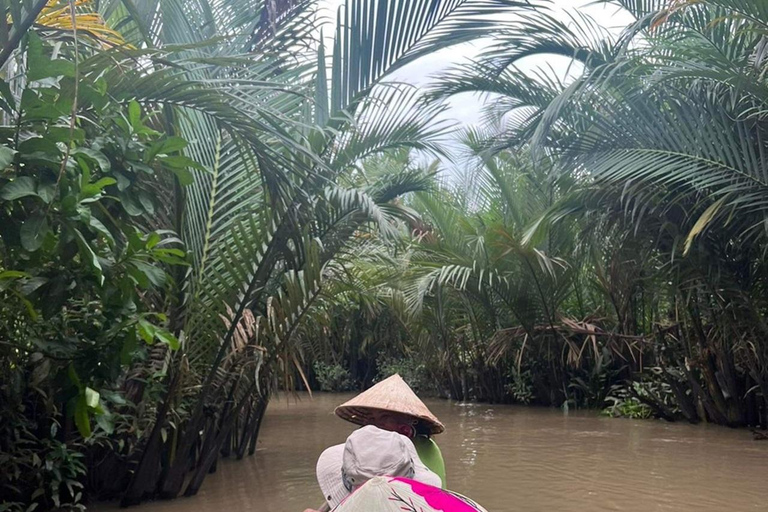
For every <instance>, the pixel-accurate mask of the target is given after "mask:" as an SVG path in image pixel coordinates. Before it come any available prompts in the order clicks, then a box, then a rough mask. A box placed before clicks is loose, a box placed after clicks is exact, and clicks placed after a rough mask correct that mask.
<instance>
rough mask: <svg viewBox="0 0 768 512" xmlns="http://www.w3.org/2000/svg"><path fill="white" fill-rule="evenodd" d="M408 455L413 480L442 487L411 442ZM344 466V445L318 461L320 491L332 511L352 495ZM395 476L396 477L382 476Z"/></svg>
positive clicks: (440, 481) (340, 445) (327, 450)
mask: <svg viewBox="0 0 768 512" xmlns="http://www.w3.org/2000/svg"><path fill="white" fill-rule="evenodd" d="M406 446H407V447H408V453H409V454H410V457H411V461H412V462H413V473H414V474H413V480H417V481H419V482H422V483H425V484H428V485H431V486H433V487H440V486H442V479H441V478H440V476H439V475H438V474H437V473H434V472H433V471H432V470H430V469H429V468H428V467H427V466H425V465H424V463H423V462H421V459H420V458H419V454H418V452H416V448H415V447H414V446H413V443H411V441H410V440H408V442H407V443H406ZM343 465H344V445H343V444H337V445H335V446H331V447H330V448H327V449H326V450H325V451H324V452H323V453H321V454H320V457H318V459H317V466H316V474H317V483H318V484H319V485H320V490H321V491H323V496H324V497H325V500H326V501H327V502H328V505H330V507H331V510H333V509H334V508H336V507H337V506H338V505H339V504H340V503H341V502H342V501H344V500H345V499H346V498H347V497H348V496H349V495H350V494H351V493H350V492H349V491H348V490H347V488H346V487H345V486H344V479H343V478H342V475H341V468H342V466H343ZM380 476H395V475H380Z"/></svg>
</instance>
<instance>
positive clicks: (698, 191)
mask: <svg viewBox="0 0 768 512" xmlns="http://www.w3.org/2000/svg"><path fill="white" fill-rule="evenodd" d="M605 3H609V4H612V5H613V6H614V7H620V8H622V9H624V10H625V11H627V12H629V13H630V14H632V16H633V17H634V20H635V21H634V22H632V23H631V24H630V25H629V26H627V27H626V28H625V30H623V31H622V32H621V33H618V34H616V33H614V32H610V31H607V30H604V29H602V28H601V27H599V26H598V25H597V24H596V23H595V22H594V21H592V20H591V19H589V18H588V17H587V16H584V15H581V14H574V15H573V16H572V17H571V18H570V19H567V20H565V21H564V18H563V17H562V16H561V15H559V14H557V13H556V12H554V11H552V10H551V9H549V6H548V5H547V3H546V2H540V3H534V2H523V1H515V0H346V1H345V2H344V3H343V5H341V6H340V7H339V10H338V12H337V15H336V16H335V17H332V19H331V20H330V21H328V20H326V16H324V14H323V12H322V5H320V4H316V3H315V2H312V1H309V0H307V1H300V0H297V1H291V2H262V1H260V0H196V1H193V2H190V1H186V0H184V1H182V0H162V1H161V0H141V1H133V2H129V1H125V0H102V1H100V2H87V1H81V0H78V1H69V0H68V1H64V0H39V1H38V0H14V1H11V2H6V3H4V4H2V5H3V12H2V16H0V41H1V42H2V44H3V49H2V52H0V70H1V71H2V73H1V75H0V78H2V80H1V81H0V109H2V112H0V117H1V120H2V126H0V139H2V140H0V237H1V238H0V318H2V322H0V363H1V364H2V367H1V369H0V375H1V376H2V378H1V380H0V413H2V417H3V420H4V421H3V424H2V426H0V465H2V467H3V468H4V471H3V472H2V473H0V493H2V496H3V499H4V503H3V505H0V509H2V510H30V511H31V510H34V509H35V508H38V509H40V510H44V509H53V508H62V509H72V508H83V507H84V504H85V503H86V501H87V499H88V498H105V497H119V498H120V499H121V500H122V503H123V504H124V505H129V504H134V503H138V502H140V501H142V500H144V499H148V498H152V497H163V498H172V497H176V496H178V495H179V494H182V493H183V494H186V495H192V494H195V493H196V492H197V491H198V490H199V488H200V486H201V485H202V483H203V481H204V479H205V476H206V475H207V474H208V473H209V472H211V471H212V470H214V469H215V467H216V463H217V460H218V458H219V457H221V456H235V457H237V458H242V457H244V456H245V454H246V453H250V454H253V453H254V452H255V448H256V442H257V438H258V433H259V430H260V428H261V425H262V420H263V418H264V414H265V411H266V408H267V404H268V402H269V398H270V396H272V394H273V393H274V392H275V391H276V390H278V389H291V390H292V389H297V388H315V389H316V388H318V387H321V388H324V389H334V390H340V389H349V388H351V387H354V386H358V385H361V386H365V385H368V384H370V383H371V382H374V381H375V380H376V379H378V378H381V377H384V376H386V375H388V374H390V373H392V372H399V373H403V374H404V375H405V376H406V377H407V378H408V379H409V381H410V382H411V383H412V384H413V385H414V386H415V387H417V388H420V390H422V391H436V392H438V393H441V394H444V395H447V396H452V397H454V398H457V399H477V400H491V401H516V402H521V403H540V404H547V405H556V406H564V407H574V406H576V407H598V408H602V407H605V406H608V410H607V413H608V414H610V415H617V416H621V415H623V416H630V417H638V418H641V417H648V416H650V415H655V416H660V417H664V418H666V419H670V420H673V419H677V418H686V419H688V420H689V421H692V422H696V421H700V420H707V421H710V422H715V423H720V424H726V425H731V426H738V425H763V426H765V425H768V344H766V342H765V341H764V340H765V339H766V334H768V332H766V331H767V330H768V328H766V325H768V323H766V315H767V314H768V304H767V303H766V299H765V290H766V284H767V283H766V277H767V276H768V273H766V267H765V263H764V261H765V251H766V248H767V245H766V241H767V240H768V237H766V233H767V231H766V226H768V224H767V223H766V213H767V208H768V207H766V205H767V204H768V201H766V187H768V185H767V183H768V171H767V170H766V166H767V165H768V164H766V161H765V152H766V137H768V133H766V126H768V123H766V115H768V87H766V76H767V73H766V70H767V69H768V67H766V64H767V63H768V51H766V49H767V48H768V43H766V41H767V39H766V37H767V33H768V11H766V7H765V5H764V3H763V2H761V1H758V0H705V1H695V2H694V1H684V0H678V1H664V0H648V1H645V0H633V1H629V0H627V1H624V0H611V1H606V2H605ZM501 10H504V11H505V12H504V14H503V15H501V16H500V15H497V14H498V13H499V12H500V11H501ZM489 34H493V38H491V39H490V40H486V42H487V43H488V44H482V45H479V48H480V50H479V51H480V53H479V55H478V56H477V57H476V58H475V59H474V60H472V61H471V62H467V63H464V64H460V65H456V66H455V67H453V68H452V69H450V70H448V71H445V72H444V73H442V74H441V76H438V77H437V78H436V79H435V81H434V83H433V84H432V85H431V86H430V88H429V90H428V91H426V92H427V94H426V95H425V94H424V92H425V91H423V90H419V89H417V88H415V87H412V86H409V85H406V84H402V83H399V82H397V81H395V80H393V79H392V73H393V72H394V71H396V70H398V69H401V68H403V66H405V65H407V64H409V63H412V62H413V61H415V60H417V59H418V58H419V57H421V56H424V55H427V54H429V53H431V52H434V51H436V50H440V49H443V48H446V47H448V46H451V45H455V44H458V43H464V42H468V41H472V40H475V39H477V38H481V37H486V36H487V35H489ZM551 55H557V56H559V58H561V59H563V58H564V59H566V60H568V61H569V72H568V73H566V74H565V76H563V74H557V73H552V72H551V71H548V70H547V69H539V70H536V71H533V72H531V71H524V69H525V66H523V59H527V58H529V57H535V56H551ZM462 93H473V94H478V93H479V94H482V95H486V96H487V97H488V99H489V101H488V102H487V107H486V110H485V112H484V116H483V118H484V122H483V124H482V126H479V127H475V128H472V129H465V130H464V131H463V132H462V133H461V137H460V144H461V146H462V148H463V151H464V155H463V156H462V157H461V158H459V159H458V160H457V161H456V162H455V164H456V165H455V166H454V167H455V168H458V171H456V170H455V169H454V170H453V171H451V170H446V169H441V168H440V166H441V164H440V163H436V164H433V165H426V164H424V163H423V162H424V161H425V158H424V155H431V156H432V157H439V160H438V162H446V161H447V160H448V158H449V156H448V153H449V152H448V151H447V150H446V147H445V145H444V142H445V141H446V136H447V135H448V132H449V131H450V130H452V129H453V127H451V126H449V125H448V124H446V123H444V122H442V121H440V119H441V114H442V112H443V110H444V108H445V107H444V101H445V100H446V99H448V98H451V97H453V96H455V95H458V94H462Z"/></svg>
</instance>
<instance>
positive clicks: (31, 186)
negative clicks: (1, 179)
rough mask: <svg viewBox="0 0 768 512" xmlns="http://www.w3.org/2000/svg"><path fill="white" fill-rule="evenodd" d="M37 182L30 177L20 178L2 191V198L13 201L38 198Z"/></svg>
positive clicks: (0, 194) (0, 190)
mask: <svg viewBox="0 0 768 512" xmlns="http://www.w3.org/2000/svg"><path fill="white" fill-rule="evenodd" d="M36 195H37V190H36V187H35V180H34V179H33V178H30V177H29V176H19V177H18V178H16V179H15V180H13V181H12V182H10V183H8V184H6V185H5V186H4V187H3V188H2V189H0V198H3V199H5V200H6V201H13V200H15V199H20V198H22V197H27V196H36Z"/></svg>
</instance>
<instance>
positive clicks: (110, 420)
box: [96, 413, 115, 434]
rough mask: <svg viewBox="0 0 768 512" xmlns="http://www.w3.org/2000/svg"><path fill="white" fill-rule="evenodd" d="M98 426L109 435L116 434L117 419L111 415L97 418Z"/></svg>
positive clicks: (107, 414)
mask: <svg viewBox="0 0 768 512" xmlns="http://www.w3.org/2000/svg"><path fill="white" fill-rule="evenodd" d="M96 424H97V425H98V426H99V427H100V428H101V430H103V431H104V432H106V433H107V434H114V432H115V417H114V416H113V415H112V414H111V413H106V414H99V415H98V416H96Z"/></svg>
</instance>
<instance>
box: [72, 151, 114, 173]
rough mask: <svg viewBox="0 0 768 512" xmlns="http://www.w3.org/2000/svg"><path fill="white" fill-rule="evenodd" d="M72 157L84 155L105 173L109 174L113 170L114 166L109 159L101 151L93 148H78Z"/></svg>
mask: <svg viewBox="0 0 768 512" xmlns="http://www.w3.org/2000/svg"><path fill="white" fill-rule="evenodd" d="M72 155H73V156H76V155H82V156H85V157H87V158H88V159H89V160H91V161H92V162H94V163H95V164H96V165H98V166H99V168H100V169H101V170H102V171H104V172H109V171H110V170H111V169H112V164H111V163H110V161H109V158H107V157H106V155H104V153H102V152H101V151H96V150H95V149H91V148H77V149H75V150H73V151H72Z"/></svg>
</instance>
